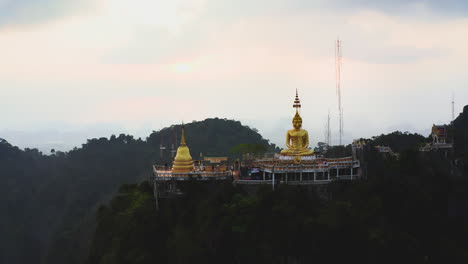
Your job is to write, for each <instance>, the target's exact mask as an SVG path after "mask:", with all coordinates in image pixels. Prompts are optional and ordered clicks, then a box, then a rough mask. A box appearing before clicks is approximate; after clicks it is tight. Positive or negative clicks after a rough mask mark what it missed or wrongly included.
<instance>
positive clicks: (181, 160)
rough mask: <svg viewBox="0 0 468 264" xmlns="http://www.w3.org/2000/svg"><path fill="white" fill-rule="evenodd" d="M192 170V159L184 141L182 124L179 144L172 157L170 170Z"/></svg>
mask: <svg viewBox="0 0 468 264" xmlns="http://www.w3.org/2000/svg"><path fill="white" fill-rule="evenodd" d="M191 171H193V160H192V156H191V155H190V149H189V148H188V147H187V144H186V143H185V129H184V126H182V135H181V137H180V146H179V148H178V149H177V154H176V156H175V158H174V164H173V166H172V172H175V173H184V172H191Z"/></svg>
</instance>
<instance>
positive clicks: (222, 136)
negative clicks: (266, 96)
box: [0, 118, 275, 264]
mask: <svg viewBox="0 0 468 264" xmlns="http://www.w3.org/2000/svg"><path fill="white" fill-rule="evenodd" d="M180 126H181V125H174V126H172V127H169V128H164V129H162V130H161V131H155V132H153V133H151V134H150V135H149V136H148V137H147V139H146V140H141V139H135V138H134V137H133V136H130V135H124V134H121V135H119V136H114V135H112V136H111V137H109V138H99V139H97V138H95V139H90V140H88V141H87V143H85V144H83V145H82V147H80V148H77V149H74V150H71V151H69V152H60V151H58V152H56V153H55V154H53V155H44V154H42V153H41V152H40V151H38V150H37V149H25V150H21V149H19V148H18V147H15V146H12V145H11V144H9V143H8V142H6V141H5V140H3V141H1V142H0V181H1V182H2V184H0V208H2V209H3V210H1V212H2V213H1V214H2V215H0V233H1V234H2V236H1V237H0V263H10V264H17V263H18V264H19V263H83V261H84V259H85V258H86V255H87V253H88V247H89V245H88V243H89V240H90V236H91V235H92V233H93V231H94V224H95V210H96V209H97V207H98V205H99V204H102V203H105V202H106V201H108V199H110V198H111V197H112V196H113V194H114V193H115V192H116V191H117V189H118V188H119V186H120V185H122V184H124V183H137V182H139V181H142V180H144V179H149V178H150V176H151V173H152V172H151V168H152V167H151V165H152V164H155V163H159V162H164V161H166V162H170V159H171V158H170V153H164V157H163V158H161V157H160V149H159V147H160V140H161V138H163V139H165V140H169V139H170V138H171V137H172V136H173V135H174V136H175V137H177V138H179V139H180ZM185 128H186V138H187V144H188V145H189V147H190V150H191V153H192V156H193V157H194V158H198V157H199V154H200V153H203V154H204V155H205V156H208V155H213V156H232V155H233V154H232V153H231V149H232V148H233V147H235V146H236V145H238V144H241V143H251V144H263V145H265V146H266V147H267V149H269V150H272V151H273V150H275V146H274V145H273V144H270V143H269V141H268V140H266V139H264V138H263V137H262V136H261V135H260V134H259V133H258V132H257V131H255V130H254V129H252V128H249V127H247V126H244V125H242V124H241V122H239V121H234V120H227V119H220V118H209V119H206V120H204V121H197V122H192V123H188V124H185ZM175 147H177V146H175Z"/></svg>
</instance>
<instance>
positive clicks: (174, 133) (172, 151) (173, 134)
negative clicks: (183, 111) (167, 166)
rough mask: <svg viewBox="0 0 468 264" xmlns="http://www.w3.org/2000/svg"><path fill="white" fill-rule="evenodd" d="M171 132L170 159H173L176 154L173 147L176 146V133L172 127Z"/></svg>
mask: <svg viewBox="0 0 468 264" xmlns="http://www.w3.org/2000/svg"><path fill="white" fill-rule="evenodd" d="M171 132H172V133H171V134H172V145H171V158H173V159H174V157H175V153H176V152H177V150H176V149H175V146H176V144H177V143H176V141H177V139H176V131H175V129H174V126H173V127H172V128H171Z"/></svg>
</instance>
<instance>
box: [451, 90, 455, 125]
mask: <svg viewBox="0 0 468 264" xmlns="http://www.w3.org/2000/svg"><path fill="white" fill-rule="evenodd" d="M453 120H455V95H454V93H453V92H452V121H453Z"/></svg>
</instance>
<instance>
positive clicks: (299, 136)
mask: <svg viewBox="0 0 468 264" xmlns="http://www.w3.org/2000/svg"><path fill="white" fill-rule="evenodd" d="M293 108H296V114H295V115H294V118H293V120H292V124H293V127H294V129H291V130H288V132H286V146H287V147H288V148H287V149H283V150H282V151H281V153H280V154H281V155H283V156H296V157H298V156H311V155H313V154H314V151H312V150H310V149H309V148H308V147H309V133H308V132H307V130H305V129H302V128H301V127H302V118H301V116H300V115H299V109H300V108H301V101H300V100H299V95H298V94H297V90H296V98H295V99H294V105H293Z"/></svg>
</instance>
